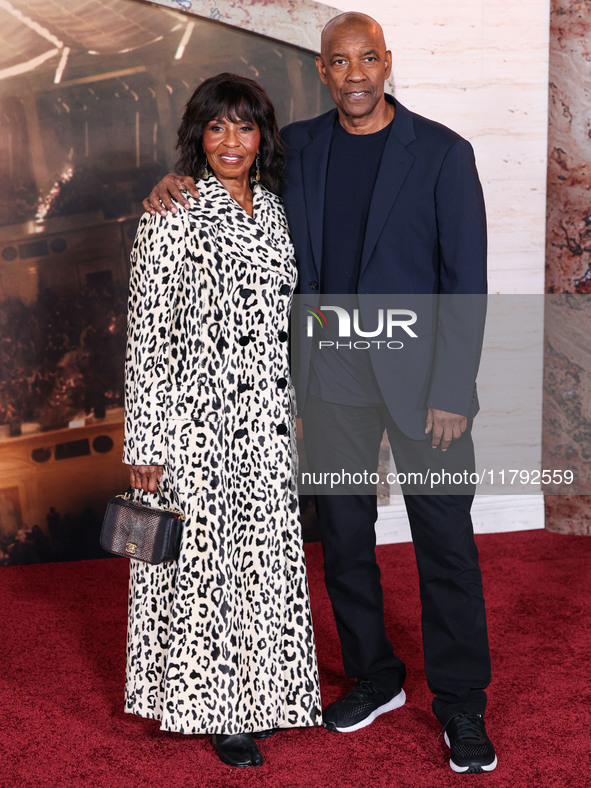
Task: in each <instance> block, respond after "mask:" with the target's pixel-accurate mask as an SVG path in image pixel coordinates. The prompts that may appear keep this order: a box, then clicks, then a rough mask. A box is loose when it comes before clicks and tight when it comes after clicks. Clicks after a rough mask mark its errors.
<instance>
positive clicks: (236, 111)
mask: <svg viewBox="0 0 591 788" xmlns="http://www.w3.org/2000/svg"><path fill="white" fill-rule="evenodd" d="M224 118H227V119H228V120H230V121H231V122H232V123H237V122H239V121H243V122H245V123H252V122H253V121H254V122H256V124H257V125H258V127H259V129H260V132H261V142H260V145H259V159H260V165H259V169H260V175H261V180H260V182H261V183H262V184H263V186H265V187H266V188H267V189H269V191H272V192H274V193H275V194H277V193H278V192H279V191H280V190H281V185H282V183H283V171H284V165H285V145H284V143H283V140H282V139H281V137H280V136H279V128H278V126H277V120H276V118H275V109H274V107H273V105H272V104H271V101H270V100H269V97H268V96H267V94H266V93H265V91H264V90H263V89H262V87H261V86H260V85H259V84H258V83H256V82H255V81H254V80H252V79H248V77H241V76H239V75H238V74H229V73H227V72H224V73H223V74H218V75H217V76H215V77H210V78H209V79H206V80H205V81H204V82H202V83H201V85H199V87H198V88H197V90H195V92H194V93H193V95H192V96H191V98H190V99H189V101H188V102H187V106H186V107H185V112H184V115H183V119H182V121H181V125H180V127H179V131H178V141H177V144H176V147H177V148H178V150H179V151H180V155H179V159H178V161H177V165H176V166H177V171H178V172H180V173H182V174H184V175H192V176H193V177H194V178H198V177H200V176H201V174H202V172H203V171H204V169H205V163H206V161H207V160H206V158H205V151H204V150H203V131H204V130H205V127H206V126H207V124H208V123H210V122H211V121H212V120H218V119H219V120H223V119H224ZM255 167H256V165H255V164H254V163H253V165H252V167H251V171H250V175H251V178H254V175H255Z"/></svg>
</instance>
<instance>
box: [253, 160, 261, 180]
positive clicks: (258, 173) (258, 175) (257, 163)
mask: <svg viewBox="0 0 591 788" xmlns="http://www.w3.org/2000/svg"><path fill="white" fill-rule="evenodd" d="M254 161H255V167H256V173H255V176H254V179H255V181H256V182H257V183H258V182H259V181H260V180H261V157H260V156H259V154H258V153H257V155H256V158H255V160H254Z"/></svg>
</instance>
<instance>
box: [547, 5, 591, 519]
mask: <svg viewBox="0 0 591 788" xmlns="http://www.w3.org/2000/svg"><path fill="white" fill-rule="evenodd" d="M590 42H591V9H590V8H589V3H588V2H583V1H582V0H552V11H551V27H550V108H549V140H548V227H547V247H546V288H547V291H548V292H549V293H564V294H576V295H572V297H570V298H569V297H566V296H565V298H564V299H563V301H564V304H563V308H562V309H561V310H560V311H559V312H558V311H557V310H552V311H549V314H548V319H547V323H546V348H545V350H546V356H545V392H544V393H545V400H544V462H545V463H552V464H553V465H555V466H556V467H561V465H566V466H567V467H571V468H573V469H574V470H575V472H576V473H577V475H578V476H579V477H582V478H585V479H589V478H591V370H590V367H591V361H590V350H589V348H590V337H591V299H589V298H588V297H585V296H584V294H588V293H591V139H590V138H591V118H590V113H589V107H590V106H591V43H590ZM546 521H547V527H548V528H549V529H550V530H553V531H560V532H564V533H578V534H582V533H585V534H591V497H590V496H564V497H560V498H556V497H551V498H548V499H547V501H546Z"/></svg>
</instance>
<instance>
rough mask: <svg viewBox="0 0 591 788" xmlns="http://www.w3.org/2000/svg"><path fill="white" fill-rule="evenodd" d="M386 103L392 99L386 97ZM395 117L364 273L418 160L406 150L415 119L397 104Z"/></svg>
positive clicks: (378, 184)
mask: <svg viewBox="0 0 591 788" xmlns="http://www.w3.org/2000/svg"><path fill="white" fill-rule="evenodd" d="M386 98H387V99H389V98H390V97H389V96H387V97H386ZM395 105H396V115H395V117H394V122H393V123H392V128H391V129H390V133H389V135H388V139H387V140H386V145H385V147H384V153H383V156H382V161H381V163H380V169H379V171H378V175H377V178H376V183H375V186H374V190H373V195H372V198H371V203H370V206H369V213H368V217H367V226H366V229H365V239H364V242H363V252H362V254H361V273H363V271H364V270H365V268H366V266H367V264H368V262H369V259H370V257H371V255H372V252H373V250H374V248H375V245H376V243H377V242H378V238H379V236H380V233H381V232H382V229H383V227H384V224H385V223H386V219H387V218H388V214H389V213H390V211H391V210H392V206H393V205H394V202H395V201H396V198H397V197H398V194H399V192H400V189H401V188H402V184H403V183H404V181H405V179H406V176H407V175H408V172H409V170H410V168H411V167H412V165H413V163H414V160H415V157H414V156H413V155H412V153H410V152H409V151H408V150H407V149H406V146H407V145H408V144H409V143H410V142H412V141H413V140H414V139H415V133H414V129H413V125H412V117H411V115H410V113H409V111H408V110H407V109H406V108H405V107H403V106H402V105H401V104H400V102H398V101H396V102H395Z"/></svg>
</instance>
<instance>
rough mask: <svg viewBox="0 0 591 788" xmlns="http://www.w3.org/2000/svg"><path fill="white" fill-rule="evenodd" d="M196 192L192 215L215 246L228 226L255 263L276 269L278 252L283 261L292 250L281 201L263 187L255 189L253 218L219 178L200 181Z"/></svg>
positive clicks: (191, 201) (190, 200) (192, 201)
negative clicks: (196, 198)
mask: <svg viewBox="0 0 591 788" xmlns="http://www.w3.org/2000/svg"><path fill="white" fill-rule="evenodd" d="M197 189H198V191H199V194H200V198H199V200H193V199H192V198H189V202H190V203H191V204H192V208H191V209H190V212H191V213H192V214H193V216H194V217H195V219H196V220H197V222H198V223H199V225H200V226H201V227H202V228H203V229H205V228H206V227H207V230H208V235H209V237H210V238H211V240H212V241H213V242H215V241H216V239H217V237H218V234H219V233H224V226H225V225H227V226H228V232H229V233H230V234H231V235H232V236H234V235H235V236H236V237H237V238H239V240H240V246H241V247H243V249H244V250H245V253H246V254H247V256H248V257H249V258H250V259H252V260H253V262H256V263H257V264H259V265H260V264H263V265H264V264H269V265H272V266H273V267H275V265H276V264H277V253H278V252H279V253H280V257H281V259H284V257H285V254H286V252H287V251H288V250H289V249H290V248H291V241H290V238H289V230H288V227H287V220H286V218H285V213H284V211H283V208H282V206H281V200H280V199H279V197H276V196H275V195H274V194H271V192H269V191H267V190H266V189H265V188H264V187H262V186H260V185H257V186H255V188H254V195H253V213H254V216H249V215H248V213H247V212H246V211H245V210H243V209H242V208H241V207H240V205H238V203H237V202H236V201H235V200H234V199H233V198H232V197H231V196H230V194H229V193H228V192H227V191H226V189H225V188H224V187H223V186H222V184H221V183H220V182H219V181H218V180H217V179H216V178H212V177H210V178H208V179H207V180H206V181H205V180H203V179H201V180H200V181H198V182H197ZM265 250H266V252H267V254H265ZM265 258H266V259H265Z"/></svg>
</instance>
